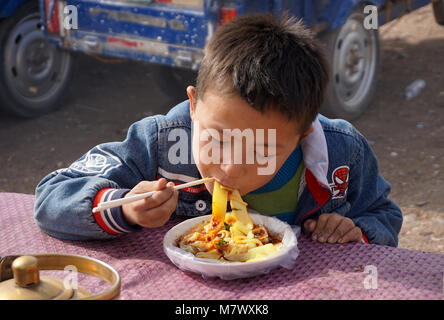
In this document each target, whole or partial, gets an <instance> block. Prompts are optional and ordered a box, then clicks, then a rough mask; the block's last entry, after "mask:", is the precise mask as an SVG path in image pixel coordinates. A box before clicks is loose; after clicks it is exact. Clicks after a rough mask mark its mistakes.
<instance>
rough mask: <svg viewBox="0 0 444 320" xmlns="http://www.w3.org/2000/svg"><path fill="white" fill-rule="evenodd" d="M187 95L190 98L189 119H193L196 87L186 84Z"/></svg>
mask: <svg viewBox="0 0 444 320" xmlns="http://www.w3.org/2000/svg"><path fill="white" fill-rule="evenodd" d="M187 95H188V99H190V117H191V120H193V117H194V111H195V108H196V99H195V97H196V88H195V87H193V86H188V87H187Z"/></svg>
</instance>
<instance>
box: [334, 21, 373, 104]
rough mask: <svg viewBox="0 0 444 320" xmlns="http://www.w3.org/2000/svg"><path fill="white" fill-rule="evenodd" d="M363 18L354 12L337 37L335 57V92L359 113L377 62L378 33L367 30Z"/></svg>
mask: <svg viewBox="0 0 444 320" xmlns="http://www.w3.org/2000/svg"><path fill="white" fill-rule="evenodd" d="M362 21H363V17H362V16H361V15H360V14H353V15H351V16H350V17H349V18H348V19H347V22H346V23H345V24H344V26H343V27H342V28H341V31H340V32H339V34H338V37H337V38H336V43H335V49H334V59H333V66H332V68H333V81H334V84H335V85H334V88H335V92H336V94H337V96H338V98H339V100H340V101H341V103H342V105H343V106H344V108H345V109H346V110H347V111H349V112H359V111H360V109H361V108H362V105H363V101H364V100H365V99H366V97H367V95H368V94H369V91H370V87H371V85H372V83H373V79H374V77H375V72H376V65H377V59H378V57H377V55H378V52H377V50H378V48H377V36H376V33H375V32H374V31H373V30H366V29H365V28H364V26H363V22H362Z"/></svg>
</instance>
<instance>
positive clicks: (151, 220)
mask: <svg viewBox="0 0 444 320" xmlns="http://www.w3.org/2000/svg"><path fill="white" fill-rule="evenodd" d="M178 198H179V192H178V191H177V190H174V192H173V194H172V196H171V197H170V198H169V199H168V200H167V201H165V202H164V203H163V204H162V205H160V206H158V207H156V208H152V209H149V210H147V211H145V212H144V213H143V216H144V217H143V219H142V221H141V224H142V226H144V227H148V228H157V227H161V226H163V225H164V224H165V223H166V222H167V221H168V220H169V219H170V217H171V214H172V213H173V212H174V209H175V208H176V206H177V200H178Z"/></svg>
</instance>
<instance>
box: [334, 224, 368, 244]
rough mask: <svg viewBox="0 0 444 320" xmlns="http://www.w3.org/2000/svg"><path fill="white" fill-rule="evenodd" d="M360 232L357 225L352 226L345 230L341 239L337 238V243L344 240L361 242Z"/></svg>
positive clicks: (344, 241)
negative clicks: (347, 230)
mask: <svg viewBox="0 0 444 320" xmlns="http://www.w3.org/2000/svg"><path fill="white" fill-rule="evenodd" d="M361 239H362V232H361V229H360V228H359V227H354V228H353V229H351V230H350V231H349V232H347V233H346V234H345V235H344V236H343V237H342V238H341V239H339V241H338V242H339V243H346V242H361Z"/></svg>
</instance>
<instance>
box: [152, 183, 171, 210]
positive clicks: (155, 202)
mask: <svg viewBox="0 0 444 320" xmlns="http://www.w3.org/2000/svg"><path fill="white" fill-rule="evenodd" d="M161 186H163V187H161ZM166 186H168V187H167V188H165V187H166ZM172 186H174V184H173V183H172V182H169V183H168V184H167V183H166V182H159V184H158V186H157V188H159V189H157V190H158V192H156V193H155V194H153V195H152V196H151V197H148V198H145V208H146V209H152V208H156V207H159V206H160V205H162V204H163V203H164V202H166V201H167V200H169V199H170V198H171V196H172V195H173V193H174V190H173V189H172Z"/></svg>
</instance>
